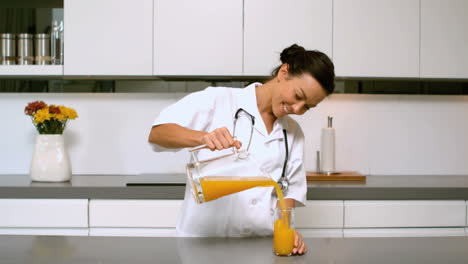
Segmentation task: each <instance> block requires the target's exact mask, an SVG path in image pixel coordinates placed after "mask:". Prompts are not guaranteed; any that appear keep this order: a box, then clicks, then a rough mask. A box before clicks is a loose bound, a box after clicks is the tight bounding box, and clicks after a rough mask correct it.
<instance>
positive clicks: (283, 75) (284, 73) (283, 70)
mask: <svg viewBox="0 0 468 264" xmlns="http://www.w3.org/2000/svg"><path fill="white" fill-rule="evenodd" d="M288 70H289V65H288V64H287V63H283V65H281V67H280V69H279V71H278V81H284V80H289V73H288Z"/></svg>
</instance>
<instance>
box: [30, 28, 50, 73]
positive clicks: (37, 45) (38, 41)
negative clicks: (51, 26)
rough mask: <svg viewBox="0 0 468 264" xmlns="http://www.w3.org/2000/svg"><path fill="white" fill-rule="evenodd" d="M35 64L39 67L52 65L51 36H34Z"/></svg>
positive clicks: (42, 34)
mask: <svg viewBox="0 0 468 264" xmlns="http://www.w3.org/2000/svg"><path fill="white" fill-rule="evenodd" d="M34 55H35V57H34V62H35V64H38V65H46V64H50V35H49V34H44V33H41V34H36V35H34Z"/></svg>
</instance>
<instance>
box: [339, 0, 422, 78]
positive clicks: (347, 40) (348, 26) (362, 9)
mask: <svg viewBox="0 0 468 264" xmlns="http://www.w3.org/2000/svg"><path fill="white" fill-rule="evenodd" d="M333 60H334V62H335V67H336V75H337V76H341V77H346V76H351V77H359V76H363V77H419V0H353V1H349V0H335V1H334V4H333Z"/></svg>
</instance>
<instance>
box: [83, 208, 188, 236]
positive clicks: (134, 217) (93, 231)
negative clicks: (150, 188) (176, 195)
mask: <svg viewBox="0 0 468 264" xmlns="http://www.w3.org/2000/svg"><path fill="white" fill-rule="evenodd" d="M181 205H182V200H90V202H89V227H90V235H96V236H101V235H106V236H113V235H114V236H115V235H122V236H173V235H175V227H176V224H177V218H178V216H179V212H180V208H181Z"/></svg>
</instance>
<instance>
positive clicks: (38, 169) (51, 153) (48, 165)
mask: <svg viewBox="0 0 468 264" xmlns="http://www.w3.org/2000/svg"><path fill="white" fill-rule="evenodd" d="M30 175H31V179H32V180H33V181H41V182H64V181H69V180H70V179H71V165H70V158H69V157H68V153H67V151H66V149H65V141H64V139H63V135H37V137H36V145H35V147H34V153H33V157H32V161H31V169H30Z"/></svg>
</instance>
